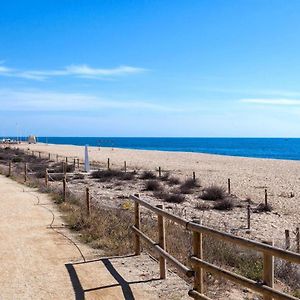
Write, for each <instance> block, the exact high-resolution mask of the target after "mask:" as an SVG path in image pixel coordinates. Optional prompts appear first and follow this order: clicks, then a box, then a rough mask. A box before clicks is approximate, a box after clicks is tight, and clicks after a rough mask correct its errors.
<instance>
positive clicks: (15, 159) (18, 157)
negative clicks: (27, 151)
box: [11, 156, 23, 163]
mask: <svg viewBox="0 0 300 300" xmlns="http://www.w3.org/2000/svg"><path fill="white" fill-rule="evenodd" d="M11 161H12V162H13V163H18V162H22V161H23V158H22V157H20V156H16V157H13V158H12V160H11Z"/></svg>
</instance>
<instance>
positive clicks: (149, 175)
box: [140, 171, 156, 179]
mask: <svg viewBox="0 0 300 300" xmlns="http://www.w3.org/2000/svg"><path fill="white" fill-rule="evenodd" d="M155 178H156V175H155V174H154V173H153V172H151V171H144V172H143V173H142V175H141V176H140V179H155Z"/></svg>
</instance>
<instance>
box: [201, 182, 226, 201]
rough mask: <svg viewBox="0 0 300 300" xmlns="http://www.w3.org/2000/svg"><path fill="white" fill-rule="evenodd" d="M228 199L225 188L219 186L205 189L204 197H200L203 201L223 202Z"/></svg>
mask: <svg viewBox="0 0 300 300" xmlns="http://www.w3.org/2000/svg"><path fill="white" fill-rule="evenodd" d="M225 197H226V192H225V189H224V188H223V187H220V186H217V185H211V186H210V187H208V188H206V189H204V191H203V192H202V195H201V196H200V198H201V199H203V200H211V201H216V200H223V199H225Z"/></svg>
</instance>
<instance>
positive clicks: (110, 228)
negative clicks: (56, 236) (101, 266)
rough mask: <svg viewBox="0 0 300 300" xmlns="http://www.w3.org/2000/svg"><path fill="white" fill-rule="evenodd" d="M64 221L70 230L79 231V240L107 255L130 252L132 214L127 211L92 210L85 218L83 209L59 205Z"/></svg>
mask: <svg viewBox="0 0 300 300" xmlns="http://www.w3.org/2000/svg"><path fill="white" fill-rule="evenodd" d="M61 207H62V209H63V210H64V211H65V212H66V216H65V219H66V221H67V222H68V224H69V225H70V226H71V228H72V229H74V230H76V231H80V234H81V239H82V240H83V241H84V242H86V243H88V244H89V245H90V246H92V247H94V248H101V249H102V250H104V251H105V252H106V254H107V255H124V254H128V253H131V252H132V245H133V239H132V231H131V229H130V227H131V225H132V224H133V223H134V221H133V214H132V213H131V212H129V211H127V210H120V209H113V208H111V209H107V208H105V209H104V208H101V209H100V208H97V207H93V208H92V213H91V216H90V217H87V215H86V213H85V209H84V207H80V206H75V205H70V204H69V203H63V204H61Z"/></svg>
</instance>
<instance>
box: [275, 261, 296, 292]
mask: <svg viewBox="0 0 300 300" xmlns="http://www.w3.org/2000/svg"><path fill="white" fill-rule="evenodd" d="M275 275H276V277H278V278H279V279H280V280H282V281H283V282H284V283H285V284H288V285H289V286H290V287H291V288H292V289H293V290H297V289H300V266H299V265H297V264H292V263H290V262H287V261H286V260H282V259H276V260H275Z"/></svg>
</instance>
